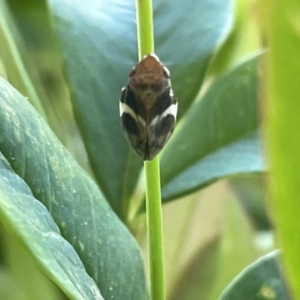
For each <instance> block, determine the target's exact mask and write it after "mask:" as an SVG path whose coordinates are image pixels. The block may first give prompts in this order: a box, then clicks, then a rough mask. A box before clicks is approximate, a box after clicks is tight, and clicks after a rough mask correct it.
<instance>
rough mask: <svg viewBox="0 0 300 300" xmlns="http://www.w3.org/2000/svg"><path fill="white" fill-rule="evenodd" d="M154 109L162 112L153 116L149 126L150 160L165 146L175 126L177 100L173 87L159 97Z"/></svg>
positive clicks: (148, 154)
mask: <svg viewBox="0 0 300 300" xmlns="http://www.w3.org/2000/svg"><path fill="white" fill-rule="evenodd" d="M153 110H154V111H157V113H158V112H160V113H158V114H157V115H156V116H155V117H154V118H153V120H152V122H151V124H150V126H149V128H148V149H147V150H148V151H147V159H148V160H151V159H152V158H154V157H155V156H156V155H157V154H158V153H159V152H160V151H161V150H162V149H163V148H164V146H165V145H166V143H167V141H168V140H169V138H170V137H171V135H172V133H173V131H174V128H175V123H176V115H177V100H176V98H175V97H174V96H173V92H172V90H171V88H170V89H167V90H166V91H165V92H164V93H163V94H161V95H160V96H159V97H158V99H157V105H156V107H154V109H153Z"/></svg>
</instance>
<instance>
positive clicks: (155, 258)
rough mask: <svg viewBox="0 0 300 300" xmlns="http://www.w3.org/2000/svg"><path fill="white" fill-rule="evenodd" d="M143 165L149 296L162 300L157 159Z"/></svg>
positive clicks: (162, 283) (163, 292) (161, 246)
mask: <svg viewBox="0 0 300 300" xmlns="http://www.w3.org/2000/svg"><path fill="white" fill-rule="evenodd" d="M144 165H145V175H146V208H147V228H148V249H149V263H150V283H151V296H152V299H153V300H164V299H165V286H164V285H165V282H164V258H163V234H162V211H161V194H160V174H159V158H158V157H156V158H154V159H153V160H152V161H150V162H149V161H145V163H144Z"/></svg>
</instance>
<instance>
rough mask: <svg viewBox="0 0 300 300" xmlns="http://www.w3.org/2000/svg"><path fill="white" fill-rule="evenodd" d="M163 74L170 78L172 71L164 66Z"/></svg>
mask: <svg viewBox="0 0 300 300" xmlns="http://www.w3.org/2000/svg"><path fill="white" fill-rule="evenodd" d="M163 74H164V76H165V77H166V78H170V72H169V70H167V69H166V68H165V67H164V68H163Z"/></svg>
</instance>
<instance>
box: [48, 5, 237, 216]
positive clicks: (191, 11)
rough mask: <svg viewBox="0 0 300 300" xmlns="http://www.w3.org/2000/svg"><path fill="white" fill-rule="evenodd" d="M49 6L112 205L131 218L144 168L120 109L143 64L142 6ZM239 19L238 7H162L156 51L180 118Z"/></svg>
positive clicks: (94, 165) (92, 154)
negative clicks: (169, 76)
mask: <svg viewBox="0 0 300 300" xmlns="http://www.w3.org/2000/svg"><path fill="white" fill-rule="evenodd" d="M48 3H49V8H50V11H51V13H52V15H53V16H54V18H53V19H54V25H55V28H56V29H57V31H58V34H59V37H60V39H61V42H62V49H63V53H64V56H65V59H66V62H67V74H68V77H69V79H70V83H71V85H72V91H73V96H74V97H73V106H74V110H75V115H76V119H77V122H78V124H79V127H80V130H81V133H82V136H83V139H84V142H85V146H86V149H87V151H88V155H89V159H90V162H91V166H92V168H93V170H94V173H95V177H96V178H97V181H98V182H99V185H100V186H101V188H102V190H103V192H104V194H105V195H106V197H107V199H108V200H109V202H110V204H111V206H112V207H113V209H114V210H115V211H116V212H117V213H118V215H119V216H121V218H122V219H124V218H125V217H126V213H127V212H126V210H127V207H126V206H127V204H128V203H127V200H128V197H129V196H130V195H131V193H132V191H133V189H134V187H135V185H136V181H137V178H138V175H139V172H140V169H141V166H142V163H141V161H140V159H139V158H138V157H137V156H136V155H135V154H134V153H133V151H132V150H131V149H130V148H129V146H128V144H127V142H126V140H125V138H124V136H123V133H122V130H121V126H120V120H119V111H118V100H119V98H120V92H121V88H122V87H123V86H124V85H126V84H127V81H128V74H129V72H130V70H131V68H132V67H133V66H134V64H135V63H136V62H137V60H138V54H137V53H138V49H137V40H136V23H135V19H136V16H135V7H134V1H131V0H122V1H121V0H114V1H108V2H107V1H98V0H89V1H85V2H83V1H81V0H76V1H68V0H48ZM232 17H233V4H232V1H227V0H214V1H211V0H201V1H194V0H187V1H180V0H172V1H162V0H156V1H154V24H155V42H156V53H157V54H158V55H159V57H160V58H161V59H162V61H163V62H165V63H166V64H167V65H168V66H169V67H170V70H171V74H172V82H173V86H174V90H175V93H176V95H177V97H178V98H179V99H180V115H183V113H184V112H185V111H186V109H187V108H188V107H189V106H190V104H191V103H192V101H193V100H194V99H195V97H196V95H197V93H198V92H199V89H200V86H201V83H202V81H203V78H204V76H205V73H206V70H207V67H208V64H209V61H210V59H211V57H212V55H213V53H214V51H215V49H216V47H217V46H218V45H219V44H220V43H221V41H222V40H223V39H224V37H225V36H226V34H227V33H228V31H229V29H230V27H231V23H232ZM179 24H180V25H179ZM128 174H130V176H128Z"/></svg>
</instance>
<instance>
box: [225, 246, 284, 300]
mask: <svg viewBox="0 0 300 300" xmlns="http://www.w3.org/2000/svg"><path fill="white" fill-rule="evenodd" d="M278 259H279V255H278V251H273V252H271V253H269V254H267V255H265V256H263V257H262V258H260V259H258V260H257V261H256V262H254V263H253V264H251V265H250V266H248V267H247V268H245V269H244V270H243V271H242V272H241V273H240V274H239V275H238V276H237V277H236V278H235V279H234V280H233V281H232V282H231V284H230V285H229V286H228V287H227V288H226V290H225V291H224V292H223V293H222V295H221V297H220V300H241V299H243V300H289V299H290V296H289V294H288V290H287V287H286V285H285V283H284V278H283V277H282V273H281V270H280V266H279V263H278Z"/></svg>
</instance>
